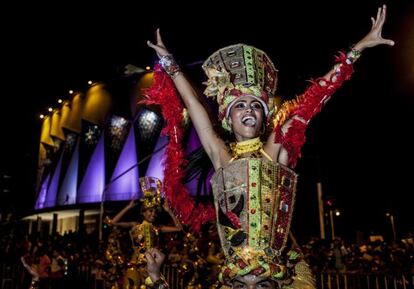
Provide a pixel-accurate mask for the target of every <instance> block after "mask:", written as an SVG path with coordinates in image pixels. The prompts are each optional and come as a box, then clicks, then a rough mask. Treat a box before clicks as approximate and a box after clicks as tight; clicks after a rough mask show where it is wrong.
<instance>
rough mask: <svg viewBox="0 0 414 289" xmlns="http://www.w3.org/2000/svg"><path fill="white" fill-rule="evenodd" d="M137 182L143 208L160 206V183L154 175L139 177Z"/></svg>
mask: <svg viewBox="0 0 414 289" xmlns="http://www.w3.org/2000/svg"><path fill="white" fill-rule="evenodd" d="M139 184H140V186H141V190H142V193H143V197H142V198H141V199H140V201H141V202H142V206H143V208H145V209H147V208H158V207H160V206H161V188H162V183H161V181H160V180H159V179H157V178H155V177H148V176H145V177H141V178H139Z"/></svg>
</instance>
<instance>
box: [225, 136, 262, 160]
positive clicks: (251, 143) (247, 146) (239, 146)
mask: <svg viewBox="0 0 414 289" xmlns="http://www.w3.org/2000/svg"><path fill="white" fill-rule="evenodd" d="M262 147H263V143H262V142H261V141H260V138H258V137H256V138H253V139H249V140H245V141H242V142H235V143H231V144H230V148H231V151H232V153H233V155H234V156H235V157H238V156H240V155H242V154H246V153H250V152H255V151H259V150H261V149H262Z"/></svg>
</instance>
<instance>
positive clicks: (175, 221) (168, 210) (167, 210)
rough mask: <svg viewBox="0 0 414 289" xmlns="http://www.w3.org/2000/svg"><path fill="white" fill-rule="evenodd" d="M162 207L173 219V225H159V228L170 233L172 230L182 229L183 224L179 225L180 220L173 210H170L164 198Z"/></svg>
mask: <svg viewBox="0 0 414 289" xmlns="http://www.w3.org/2000/svg"><path fill="white" fill-rule="evenodd" d="M162 207H163V208H164V210H165V211H166V212H167V213H168V214H169V215H170V217H171V219H172V220H173V222H174V225H175V226H161V228H160V230H161V231H162V232H164V233H172V232H179V231H182V230H183V226H182V225H181V223H180V221H179V220H178V219H177V217H176V216H175V215H174V213H173V211H172V210H171V208H170V206H169V204H168V200H167V199H165V201H164V205H163V206H162Z"/></svg>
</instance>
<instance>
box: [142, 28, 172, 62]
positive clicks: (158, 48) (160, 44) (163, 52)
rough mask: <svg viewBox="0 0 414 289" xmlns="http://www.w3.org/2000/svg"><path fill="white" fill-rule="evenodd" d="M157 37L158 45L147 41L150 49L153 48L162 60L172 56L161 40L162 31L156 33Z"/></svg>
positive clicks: (158, 30)
mask: <svg viewBox="0 0 414 289" xmlns="http://www.w3.org/2000/svg"><path fill="white" fill-rule="evenodd" d="M156 35H157V43H156V44H154V43H152V42H151V41H149V40H148V41H147V45H148V46H149V47H151V48H152V49H154V50H155V52H156V53H157V56H158V58H160V59H161V57H163V56H165V55H168V54H170V53H169V52H168V50H167V48H166V47H165V45H164V43H163V42H162V39H161V34H160V29H159V28H158V29H157V31H156Z"/></svg>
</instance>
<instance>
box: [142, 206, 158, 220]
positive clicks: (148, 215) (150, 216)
mask: <svg viewBox="0 0 414 289" xmlns="http://www.w3.org/2000/svg"><path fill="white" fill-rule="evenodd" d="M142 214H143V216H144V220H145V221H147V222H149V223H152V222H154V220H155V218H156V217H157V210H156V209H155V208H148V209H146V210H145V211H144V212H142Z"/></svg>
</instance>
